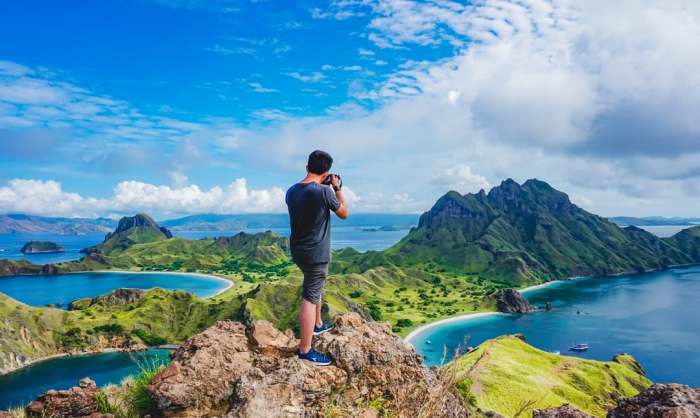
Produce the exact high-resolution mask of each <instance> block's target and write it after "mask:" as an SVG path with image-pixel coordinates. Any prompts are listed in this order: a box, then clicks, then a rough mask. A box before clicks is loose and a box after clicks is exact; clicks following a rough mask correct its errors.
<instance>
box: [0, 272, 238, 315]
mask: <svg viewBox="0 0 700 418" xmlns="http://www.w3.org/2000/svg"><path fill="white" fill-rule="evenodd" d="M230 285H231V282H229V281H228V280H225V279H221V278H218V277H214V276H206V275H201V274H188V273H140V272H138V273H137V272H84V273H70V274H57V275H38V276H8V277H0V292H2V293H4V294H6V295H8V296H10V297H11V298H13V299H16V300H18V301H20V302H23V303H25V304H27V305H31V306H46V305H49V304H52V305H55V306H57V307H61V308H67V307H68V305H69V304H70V303H71V302H72V301H74V300H76V299H80V298H87V297H95V296H99V295H104V294H105V293H108V292H110V291H112V290H114V289H118V288H133V289H151V288H154V287H160V288H163V289H166V290H184V291H187V292H191V293H194V294H195V295H197V296H199V297H210V296H214V295H215V294H217V293H219V292H221V291H223V290H225V289H227V288H228V287H229V286H230Z"/></svg>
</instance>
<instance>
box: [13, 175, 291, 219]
mask: <svg viewBox="0 0 700 418" xmlns="http://www.w3.org/2000/svg"><path fill="white" fill-rule="evenodd" d="M284 210H285V207H284V191H283V190H282V189H281V188H279V187H272V188H269V189H251V188H250V187H248V184H247V181H246V179H244V178H239V179H236V180H235V181H233V182H232V183H231V184H229V185H228V186H226V187H220V186H215V187H212V188H211V189H209V190H203V189H201V188H200V187H199V186H197V185H180V186H175V187H169V186H162V185H160V186H159V185H153V184H148V183H143V182H140V181H124V182H121V183H119V184H118V185H117V186H116V187H115V188H114V190H113V194H112V196H111V197H108V198H94V197H84V196H81V195H80V194H78V193H71V192H67V191H64V190H63V188H62V186H61V184H60V183H58V182H56V181H51V180H48V181H41V180H25V179H14V180H10V181H9V182H8V183H7V185H5V186H3V187H0V212H2V213H17V212H20V213H30V214H36V215H51V216H57V215H60V216H71V217H74V216H88V217H92V216H101V215H105V214H132V213H136V212H147V213H152V214H157V215H159V216H162V215H170V214H187V213H274V212H283V211H284Z"/></svg>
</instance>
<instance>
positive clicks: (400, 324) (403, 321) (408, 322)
mask: <svg viewBox="0 0 700 418" xmlns="http://www.w3.org/2000/svg"><path fill="white" fill-rule="evenodd" d="M412 325H413V321H411V320H410V319H407V318H401V319H399V320H398V321H396V326H397V327H410V326H412Z"/></svg>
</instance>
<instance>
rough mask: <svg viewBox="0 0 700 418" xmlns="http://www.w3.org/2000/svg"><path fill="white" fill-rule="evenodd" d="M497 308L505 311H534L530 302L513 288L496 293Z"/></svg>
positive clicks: (499, 310)
mask: <svg viewBox="0 0 700 418" xmlns="http://www.w3.org/2000/svg"><path fill="white" fill-rule="evenodd" d="M496 309H498V312H505V313H528V312H532V311H534V308H533V307H532V305H530V302H528V301H527V300H525V298H524V297H523V296H522V295H521V294H520V292H518V291H517V290H513V289H501V290H500V291H499V292H498V294H497V295H496Z"/></svg>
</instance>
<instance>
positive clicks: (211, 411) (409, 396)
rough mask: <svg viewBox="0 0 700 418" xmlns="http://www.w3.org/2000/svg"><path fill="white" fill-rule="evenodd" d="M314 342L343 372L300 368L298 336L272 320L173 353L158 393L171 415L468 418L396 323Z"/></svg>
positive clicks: (352, 322) (340, 329) (348, 324)
mask: <svg viewBox="0 0 700 418" xmlns="http://www.w3.org/2000/svg"><path fill="white" fill-rule="evenodd" d="M314 343H315V344H314V345H315V347H316V349H318V350H319V351H321V352H324V353H327V354H329V355H330V356H331V357H332V358H333V365H331V366H327V367H318V366H314V365H311V364H309V363H306V362H304V361H301V360H299V359H298V358H297V357H296V355H295V351H296V347H297V344H298V340H296V339H295V338H294V336H293V335H292V333H291V331H287V332H285V333H283V332H281V331H279V330H277V329H276V328H274V327H273V326H272V324H270V323H269V322H267V321H256V322H254V323H253V324H252V325H251V326H250V327H249V328H246V327H245V326H244V325H242V324H240V323H237V322H230V321H223V322H218V323H217V324H215V325H214V326H212V327H211V328H209V329H207V330H206V331H204V332H202V333H201V334H198V335H196V336H194V337H192V338H191V339H189V340H188V341H187V342H186V343H185V344H183V345H182V347H181V348H180V349H179V350H177V351H176V352H175V353H174V354H173V356H172V362H171V363H170V365H169V366H168V367H167V368H166V369H165V370H163V371H162V372H161V373H160V374H158V375H157V376H156V377H155V378H154V380H153V384H152V385H151V386H150V388H149V392H150V394H151V396H152V398H153V399H154V400H155V402H156V404H157V409H158V411H157V412H158V415H163V416H166V417H213V416H224V417H288V416H305V417H321V416H328V415H329V414H330V415H333V414H336V415H339V416H354V417H363V416H364V417H372V416H376V415H375V414H376V412H377V410H376V409H371V408H369V405H370V404H378V405H381V408H382V410H384V411H386V412H387V413H391V415H392V416H419V415H420V413H421V411H423V412H424V416H443V417H466V416H468V413H467V409H466V407H465V405H464V402H463V400H462V398H461V397H459V396H458V395H457V394H456V393H454V392H453V391H452V389H451V388H449V389H448V390H444V391H439V390H437V389H439V388H440V387H441V386H440V385H439V384H438V383H437V380H438V376H437V375H436V372H435V371H433V370H431V369H428V368H426V367H425V366H424V365H423V362H422V360H421V358H420V356H418V355H417V354H416V353H415V351H414V350H413V348H412V347H411V346H409V345H407V344H406V343H404V342H403V341H402V340H401V339H400V338H399V337H398V336H397V335H395V334H393V333H392V332H391V329H390V327H389V325H388V324H386V323H376V322H366V321H364V320H363V319H362V318H361V317H360V316H359V315H357V314H354V313H351V314H346V315H342V316H339V317H338V318H336V321H335V329H334V330H333V331H331V332H329V333H326V334H323V335H321V336H319V337H317V338H316V340H315V342H314Z"/></svg>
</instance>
